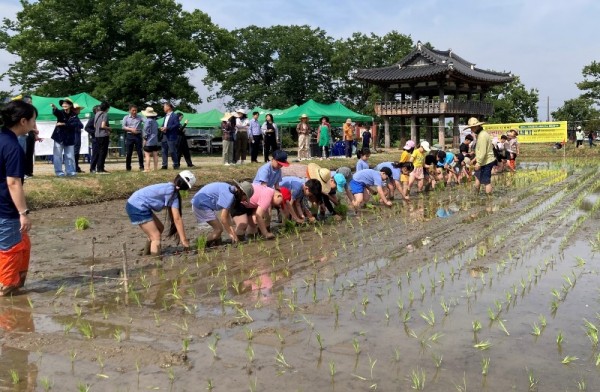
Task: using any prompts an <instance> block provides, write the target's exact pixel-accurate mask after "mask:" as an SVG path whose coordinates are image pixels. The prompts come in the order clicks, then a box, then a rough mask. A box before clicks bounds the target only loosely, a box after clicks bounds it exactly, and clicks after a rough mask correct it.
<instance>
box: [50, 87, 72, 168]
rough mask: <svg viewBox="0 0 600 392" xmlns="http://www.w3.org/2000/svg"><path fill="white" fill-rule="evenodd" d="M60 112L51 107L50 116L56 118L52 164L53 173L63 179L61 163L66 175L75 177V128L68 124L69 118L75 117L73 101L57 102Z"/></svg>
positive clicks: (53, 133) (67, 99) (62, 100)
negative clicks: (52, 115) (60, 108)
mask: <svg viewBox="0 0 600 392" xmlns="http://www.w3.org/2000/svg"><path fill="white" fill-rule="evenodd" d="M58 103H59V105H60V106H61V107H62V110H59V109H58V108H57V107H56V106H55V105H54V104H51V105H52V114H54V117H56V126H55V127H54V132H52V136H51V137H52V140H54V151H53V152H54V153H53V157H52V162H53V163H54V173H55V174H56V175H57V176H58V177H64V176H65V171H64V170H63V162H64V164H65V170H66V172H67V173H66V175H68V176H74V175H75V156H74V147H73V146H74V144H75V128H74V127H73V126H72V124H71V123H69V119H71V117H73V116H76V114H75V113H74V112H73V101H71V100H70V99H69V98H65V99H61V100H60V101H58Z"/></svg>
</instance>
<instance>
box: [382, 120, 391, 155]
mask: <svg viewBox="0 0 600 392" xmlns="http://www.w3.org/2000/svg"><path fill="white" fill-rule="evenodd" d="M390 118H391V117H389V116H384V117H383V132H384V134H385V148H390Z"/></svg>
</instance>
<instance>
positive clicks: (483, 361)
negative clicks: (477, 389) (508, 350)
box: [481, 358, 490, 376]
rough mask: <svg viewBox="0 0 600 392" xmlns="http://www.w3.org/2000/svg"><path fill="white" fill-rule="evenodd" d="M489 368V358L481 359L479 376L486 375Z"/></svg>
mask: <svg viewBox="0 0 600 392" xmlns="http://www.w3.org/2000/svg"><path fill="white" fill-rule="evenodd" d="M489 368H490V358H481V374H482V375H483V376H487V375H488V371H489Z"/></svg>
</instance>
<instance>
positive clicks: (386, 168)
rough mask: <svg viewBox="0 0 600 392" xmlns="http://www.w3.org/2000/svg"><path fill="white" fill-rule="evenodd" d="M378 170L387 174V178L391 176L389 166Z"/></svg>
mask: <svg viewBox="0 0 600 392" xmlns="http://www.w3.org/2000/svg"><path fill="white" fill-rule="evenodd" d="M379 171H380V172H383V173H385V174H386V175H387V176H388V178H392V169H390V168H389V167H382V168H381V170H379Z"/></svg>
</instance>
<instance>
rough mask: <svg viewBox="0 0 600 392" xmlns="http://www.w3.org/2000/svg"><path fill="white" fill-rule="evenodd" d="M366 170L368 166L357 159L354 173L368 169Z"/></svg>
mask: <svg viewBox="0 0 600 392" xmlns="http://www.w3.org/2000/svg"><path fill="white" fill-rule="evenodd" d="M368 168H369V164H368V163H367V162H366V161H363V160H362V159H359V160H358V162H356V171H357V172H358V171H361V170H365V169H368Z"/></svg>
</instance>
